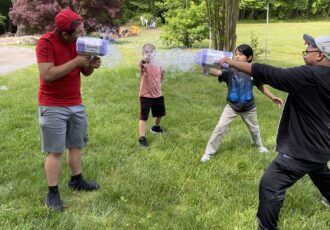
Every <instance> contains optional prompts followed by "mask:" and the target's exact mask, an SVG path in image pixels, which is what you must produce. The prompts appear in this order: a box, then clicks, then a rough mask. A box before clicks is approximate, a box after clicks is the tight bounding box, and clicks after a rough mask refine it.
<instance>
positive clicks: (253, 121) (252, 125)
mask: <svg viewBox="0 0 330 230" xmlns="http://www.w3.org/2000/svg"><path fill="white" fill-rule="evenodd" d="M241 117H242V120H243V121H244V123H245V124H246V126H247V127H248V129H249V131H250V134H251V137H252V140H253V143H254V144H255V145H256V146H257V147H258V149H259V152H261V153H267V152H268V149H267V148H265V147H264V146H263V145H262V142H261V135H260V129H259V124H258V119H257V110H256V108H254V109H252V110H250V111H247V112H244V113H242V114H241Z"/></svg>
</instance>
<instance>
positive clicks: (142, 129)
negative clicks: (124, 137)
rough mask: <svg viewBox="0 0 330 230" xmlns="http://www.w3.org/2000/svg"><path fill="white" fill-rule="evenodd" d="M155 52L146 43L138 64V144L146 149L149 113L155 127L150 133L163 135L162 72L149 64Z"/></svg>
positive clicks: (153, 48) (163, 102)
mask: <svg viewBox="0 0 330 230" xmlns="http://www.w3.org/2000/svg"><path fill="white" fill-rule="evenodd" d="M154 50H155V46H154V45H153V44H150V43H147V44H145V45H144V46H143V48H142V55H143V57H142V59H141V61H140V62H139V69H140V94H139V97H140V119H139V144H140V146H141V147H147V146H148V143H147V139H146V127H147V120H148V116H149V112H150V109H151V112H152V116H153V117H154V118H155V125H154V126H152V127H151V129H150V131H151V132H152V133H163V132H164V130H163V129H162V128H161V127H160V121H161V119H162V117H163V116H165V114H166V110H165V101H164V97H163V94H162V82H163V79H164V71H163V68H162V67H160V66H156V65H154V64H152V63H151V62H150V59H151V54H152V52H153V51H154Z"/></svg>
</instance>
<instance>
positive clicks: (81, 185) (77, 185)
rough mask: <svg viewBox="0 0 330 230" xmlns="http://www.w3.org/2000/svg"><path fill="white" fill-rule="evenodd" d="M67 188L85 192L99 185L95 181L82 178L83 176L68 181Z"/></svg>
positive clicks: (96, 188)
mask: <svg viewBox="0 0 330 230" xmlns="http://www.w3.org/2000/svg"><path fill="white" fill-rule="evenodd" d="M68 185H69V188H71V189H72V190H74V191H75V190H76V191H86V192H92V191H96V190H98V189H99V188H100V186H99V185H98V184H97V183H96V182H92V181H90V182H87V181H85V180H84V178H82V179H80V180H72V179H71V180H70V181H69V182H68Z"/></svg>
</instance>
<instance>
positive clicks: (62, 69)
mask: <svg viewBox="0 0 330 230" xmlns="http://www.w3.org/2000/svg"><path fill="white" fill-rule="evenodd" d="M89 58H90V57H89V56H83V55H78V56H77V57H76V58H74V59H72V60H71V61H68V62H66V63H65V64H62V65H59V66H55V65H54V63H52V62H44V63H39V64H38V68H39V73H40V76H41V77H42V79H43V80H44V81H47V82H52V81H55V80H57V79H59V78H61V77H64V76H65V75H66V74H68V73H70V72H71V71H72V70H73V69H74V68H77V67H88V66H89V65H90V61H89Z"/></svg>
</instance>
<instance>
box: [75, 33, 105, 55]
mask: <svg viewBox="0 0 330 230" xmlns="http://www.w3.org/2000/svg"><path fill="white" fill-rule="evenodd" d="M107 47H108V41H107V40H105V39H99V38H91V37H79V38H78V39H77V43H76V50H77V53H78V54H84V55H89V56H105V55H106V54H107Z"/></svg>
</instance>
